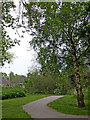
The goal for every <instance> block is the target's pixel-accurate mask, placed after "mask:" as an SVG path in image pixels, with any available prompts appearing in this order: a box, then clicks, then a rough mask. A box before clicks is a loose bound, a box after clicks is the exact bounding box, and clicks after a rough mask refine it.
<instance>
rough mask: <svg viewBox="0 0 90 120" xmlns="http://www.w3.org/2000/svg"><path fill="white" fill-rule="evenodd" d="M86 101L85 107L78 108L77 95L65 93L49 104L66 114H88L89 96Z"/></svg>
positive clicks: (89, 106)
mask: <svg viewBox="0 0 90 120" xmlns="http://www.w3.org/2000/svg"><path fill="white" fill-rule="evenodd" d="M84 101H85V107H84V108H78V104H77V98H76V95H65V96H64V97H62V98H59V99H57V100H55V101H53V102H52V103H50V104H49V105H48V106H49V107H51V108H53V109H55V110H57V111H59V112H61V113H65V114H73V115H88V114H89V113H88V111H89V108H90V104H89V102H88V99H87V97H85V100H84Z"/></svg>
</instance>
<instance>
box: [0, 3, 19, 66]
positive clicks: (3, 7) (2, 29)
mask: <svg viewBox="0 0 90 120" xmlns="http://www.w3.org/2000/svg"><path fill="white" fill-rule="evenodd" d="M15 7H16V6H15V4H14V2H12V1H0V66H3V65H4V64H5V62H8V63H10V62H11V61H12V58H13V57H14V55H13V54H11V53H10V52H9V51H8V50H9V49H10V48H12V47H13V46H15V44H19V41H18V40H16V39H14V40H13V39H12V38H10V36H9V34H8V33H7V28H9V27H11V28H13V29H14V22H15V19H14V17H13V16H12V15H11V13H10V11H11V9H12V8H13V9H14V8H15Z"/></svg>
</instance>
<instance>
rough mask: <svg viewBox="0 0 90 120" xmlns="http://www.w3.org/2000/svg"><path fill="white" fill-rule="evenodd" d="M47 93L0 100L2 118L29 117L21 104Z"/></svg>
mask: <svg viewBox="0 0 90 120" xmlns="http://www.w3.org/2000/svg"><path fill="white" fill-rule="evenodd" d="M47 96H49V95H29V96H27V97H22V98H13V99H7V100H2V118H31V116H30V115H28V114H27V113H26V112H25V111H24V110H23V108H22V107H23V105H25V104H27V103H29V102H32V101H35V100H38V99H41V98H43V97H47Z"/></svg>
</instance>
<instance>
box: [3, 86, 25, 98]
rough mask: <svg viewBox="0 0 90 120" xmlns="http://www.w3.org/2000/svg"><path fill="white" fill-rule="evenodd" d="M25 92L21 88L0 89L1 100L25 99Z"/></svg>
mask: <svg viewBox="0 0 90 120" xmlns="http://www.w3.org/2000/svg"><path fill="white" fill-rule="evenodd" d="M25 96H26V95H25V92H24V90H23V89H21V88H8V89H6V88H3V89H2V99H3V100H4V99H8V98H16V97H25Z"/></svg>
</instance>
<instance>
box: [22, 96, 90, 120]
mask: <svg viewBox="0 0 90 120" xmlns="http://www.w3.org/2000/svg"><path fill="white" fill-rule="evenodd" d="M61 97H63V96H49V97H45V98H42V99H39V100H36V101H33V102H31V103H28V104H26V105H24V106H23V109H24V111H26V112H27V113H28V114H30V115H31V117H32V118H85V119H86V118H88V116H86V115H69V114H63V113H60V112H57V111H56V110H54V109H51V108H49V107H48V106H47V104H49V103H50V102H52V101H54V100H56V99H58V98H61Z"/></svg>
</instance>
